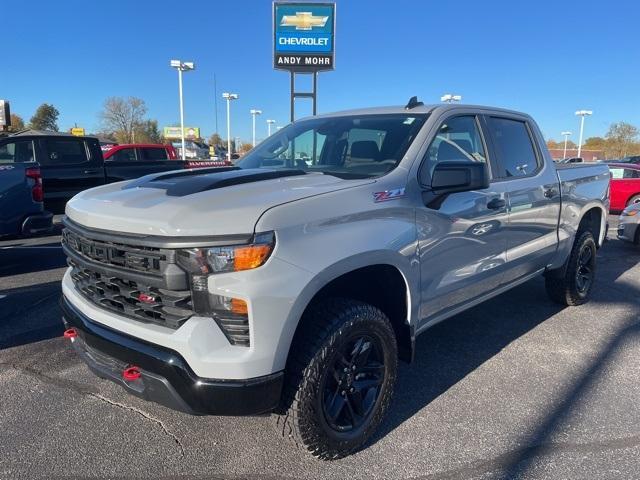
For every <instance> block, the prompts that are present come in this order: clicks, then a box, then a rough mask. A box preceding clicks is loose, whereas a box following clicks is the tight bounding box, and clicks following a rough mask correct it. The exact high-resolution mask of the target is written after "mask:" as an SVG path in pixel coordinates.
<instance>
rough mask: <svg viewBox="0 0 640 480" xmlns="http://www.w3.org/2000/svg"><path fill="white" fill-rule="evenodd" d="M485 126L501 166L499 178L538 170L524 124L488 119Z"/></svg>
mask: <svg viewBox="0 0 640 480" xmlns="http://www.w3.org/2000/svg"><path fill="white" fill-rule="evenodd" d="M487 125H488V127H489V131H490V132H491V136H492V137H493V140H494V144H495V148H496V155H497V157H498V160H499V162H500V165H501V166H502V172H501V174H500V176H501V177H503V178H504V177H521V176H525V175H529V174H531V173H533V172H535V171H536V170H537V169H538V157H537V156H536V153H535V150H534V148H533V143H532V142H531V136H530V134H529V129H528V128H527V125H526V123H525V122H521V121H519V120H511V119H508V118H499V117H488V118H487Z"/></svg>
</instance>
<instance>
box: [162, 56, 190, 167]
mask: <svg viewBox="0 0 640 480" xmlns="http://www.w3.org/2000/svg"><path fill="white" fill-rule="evenodd" d="M169 66H171V67H172V68H175V69H176V70H178V90H179V92H180V138H181V139H182V160H184V159H185V157H184V104H183V102H182V72H188V71H189V70H194V69H195V68H196V66H195V64H194V63H193V62H182V61H180V60H171V62H170V63H169Z"/></svg>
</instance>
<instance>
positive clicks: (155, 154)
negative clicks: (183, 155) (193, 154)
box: [103, 143, 178, 162]
mask: <svg viewBox="0 0 640 480" xmlns="http://www.w3.org/2000/svg"><path fill="white" fill-rule="evenodd" d="M103 156H104V159H105V160H107V161H109V160H110V161H116V162H118V161H120V162H134V161H139V162H144V161H145V160H177V158H178V154H177V152H176V149H175V148H173V146H172V145H162V144H157V143H156V144H154V143H129V144H125V145H116V146H114V147H112V148H110V149H109V150H107V151H106V152H103Z"/></svg>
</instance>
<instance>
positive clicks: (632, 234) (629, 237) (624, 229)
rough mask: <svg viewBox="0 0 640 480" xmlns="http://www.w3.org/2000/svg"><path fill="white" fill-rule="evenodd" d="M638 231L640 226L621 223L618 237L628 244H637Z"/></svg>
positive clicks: (631, 223)
mask: <svg viewBox="0 0 640 480" xmlns="http://www.w3.org/2000/svg"><path fill="white" fill-rule="evenodd" d="M637 230H638V224H637V223H633V222H629V223H619V224H618V231H617V235H618V238H619V239H620V240H626V241H627V242H635V241H636V239H637V236H638V235H637Z"/></svg>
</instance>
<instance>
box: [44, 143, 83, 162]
mask: <svg viewBox="0 0 640 480" xmlns="http://www.w3.org/2000/svg"><path fill="white" fill-rule="evenodd" d="M44 142H45V145H46V150H47V155H46V157H45V158H44V159H41V160H40V163H42V164H43V165H75V164H80V163H86V162H88V161H89V160H88V158H87V149H86V148H85V145H84V141H82V140H76V139H73V138H50V139H47V140H45V141H44Z"/></svg>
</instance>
